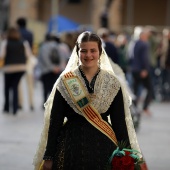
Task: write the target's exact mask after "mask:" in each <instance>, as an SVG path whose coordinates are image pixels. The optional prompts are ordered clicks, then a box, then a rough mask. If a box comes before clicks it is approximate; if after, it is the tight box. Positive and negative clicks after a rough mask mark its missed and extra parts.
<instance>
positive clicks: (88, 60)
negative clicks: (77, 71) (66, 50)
mask: <svg viewBox="0 0 170 170" xmlns="http://www.w3.org/2000/svg"><path fill="white" fill-rule="evenodd" d="M84 60H85V61H87V62H88V61H92V60H93V59H84Z"/></svg>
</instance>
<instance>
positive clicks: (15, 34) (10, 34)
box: [7, 27, 21, 40]
mask: <svg viewBox="0 0 170 170" xmlns="http://www.w3.org/2000/svg"><path fill="white" fill-rule="evenodd" d="M20 38H21V34H20V32H19V30H18V29H17V28H15V27H10V28H9V29H8V31H7V39H10V40H19V39H20Z"/></svg>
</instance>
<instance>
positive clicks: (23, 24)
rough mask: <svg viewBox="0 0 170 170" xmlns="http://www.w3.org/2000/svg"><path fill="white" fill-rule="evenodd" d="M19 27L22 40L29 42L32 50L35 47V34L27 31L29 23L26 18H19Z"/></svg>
mask: <svg viewBox="0 0 170 170" xmlns="http://www.w3.org/2000/svg"><path fill="white" fill-rule="evenodd" d="M17 25H18V27H19V31H20V33H21V36H22V39H23V40H27V41H28V42H29V45H30V46H31V48H32V47H33V39H34V37H33V33H32V32H31V31H29V30H28V29H27V21H26V19H25V18H18V19H17Z"/></svg>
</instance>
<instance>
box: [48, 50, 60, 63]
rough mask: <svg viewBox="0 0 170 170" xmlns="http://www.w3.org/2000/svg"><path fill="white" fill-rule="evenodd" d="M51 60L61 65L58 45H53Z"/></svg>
mask: <svg viewBox="0 0 170 170" xmlns="http://www.w3.org/2000/svg"><path fill="white" fill-rule="evenodd" d="M50 60H51V62H52V63H53V64H55V65H59V64H60V60H61V58H60V53H59V50H58V48H56V47H53V48H52V50H51V52H50Z"/></svg>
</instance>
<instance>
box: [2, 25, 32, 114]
mask: <svg viewBox="0 0 170 170" xmlns="http://www.w3.org/2000/svg"><path fill="white" fill-rule="evenodd" d="M30 55H31V49H30V46H29V44H28V42H27V41H22V40H21V35H20V32H19V31H18V29H16V28H14V27H11V28H9V29H8V31H7V37H6V39H5V40H3V41H2V43H1V51H0V58H2V59H3V60H4V66H3V71H4V89H5V90H4V98H5V104H4V113H9V112H11V111H12V113H13V114H14V115H15V114H17V110H18V84H19V81H20V79H21V77H22V76H23V74H24V73H25V71H26V60H27V56H30ZM11 93H12V95H11ZM10 106H12V108H10ZM11 109H12V110H11Z"/></svg>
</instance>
